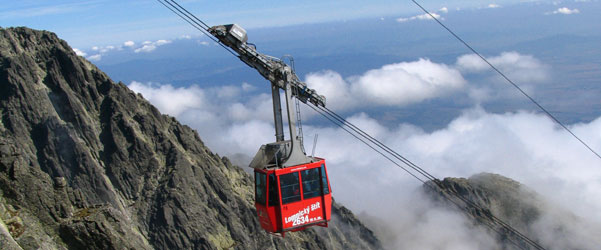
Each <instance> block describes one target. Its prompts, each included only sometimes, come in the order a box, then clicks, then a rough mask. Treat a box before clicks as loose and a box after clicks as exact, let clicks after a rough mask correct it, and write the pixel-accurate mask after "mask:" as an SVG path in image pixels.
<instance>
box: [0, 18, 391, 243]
mask: <svg viewBox="0 0 601 250" xmlns="http://www.w3.org/2000/svg"><path fill="white" fill-rule="evenodd" d="M0 114H1V119H0V156H1V159H0V244H1V246H2V249H36V248H41V249H66V248H68V249H228V248H233V249H299V248H308V249H336V248H338V249H353V248H355V249H374V248H380V242H379V241H378V239H376V238H375V237H374V235H373V233H372V232H371V231H370V230H369V229H367V228H365V227H364V226H363V225H362V224H361V222H359V221H358V220H357V219H356V218H355V217H354V216H353V215H352V213H351V212H350V211H348V210H347V209H345V208H344V207H342V206H339V205H337V204H336V205H335V207H334V209H333V213H334V216H333V221H332V223H331V225H332V226H331V227H330V228H328V229H318V230H315V229H309V230H305V231H303V232H298V233H290V234H288V235H286V238H281V237H277V236H272V235H268V234H266V233H265V232H264V231H263V230H262V229H261V228H260V225H259V223H258V221H257V219H256V215H255V210H254V206H253V191H252V190H253V183H252V180H251V178H250V177H249V175H248V174H246V173H245V172H244V171H242V170H241V169H240V168H239V167H236V166H233V165H232V164H231V163H230V161H229V160H228V159H227V158H224V157H220V156H219V155H217V154H214V153H212V152H211V151H210V150H209V149H208V148H207V147H206V146H205V145H204V144H203V143H202V141H201V139H200V138H199V136H198V134H197V133H196V132H195V131H194V130H192V129H191V128H189V127H187V126H185V125H181V124H180V123H178V122H177V121H176V120H175V119H174V118H172V117H169V116H166V115H162V114H161V113H160V112H159V111H158V110H157V109H156V108H155V107H153V106H152V105H151V104H150V103H148V102H147V101H146V100H144V98H143V97H142V96H141V95H136V94H135V93H133V92H132V91H130V90H129V89H128V88H127V87H126V86H125V85H123V84H122V83H114V82H112V81H111V80H110V79H109V78H108V77H107V76H106V75H105V74H104V73H103V72H101V71H100V70H99V69H98V68H96V67H95V66H94V65H92V64H91V63H89V62H88V61H86V60H85V59H83V58H81V57H78V56H77V55H75V53H74V52H73V51H72V49H71V48H70V47H69V45H68V44H67V43H66V42H65V41H62V40H60V39H59V38H57V37H56V35H55V34H53V33H51V32H46V31H34V30H30V29H27V28H9V29H1V28H0Z"/></svg>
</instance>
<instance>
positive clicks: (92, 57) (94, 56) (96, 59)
mask: <svg viewBox="0 0 601 250" xmlns="http://www.w3.org/2000/svg"><path fill="white" fill-rule="evenodd" d="M100 59H102V55H100V54H96V55H92V56H89V57H88V60H90V61H100Z"/></svg>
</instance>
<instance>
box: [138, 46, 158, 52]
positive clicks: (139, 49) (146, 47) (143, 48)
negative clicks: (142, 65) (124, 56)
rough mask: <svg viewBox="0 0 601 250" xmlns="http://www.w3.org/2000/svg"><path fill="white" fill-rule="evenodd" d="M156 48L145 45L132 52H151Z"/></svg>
mask: <svg viewBox="0 0 601 250" xmlns="http://www.w3.org/2000/svg"><path fill="white" fill-rule="evenodd" d="M156 48H157V46H155V45H152V44H146V45H144V46H142V47H140V48H137V49H135V50H134V52H136V53H140V52H151V51H153V50H155V49H156Z"/></svg>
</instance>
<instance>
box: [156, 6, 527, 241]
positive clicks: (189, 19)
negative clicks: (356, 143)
mask: <svg viewBox="0 0 601 250" xmlns="http://www.w3.org/2000/svg"><path fill="white" fill-rule="evenodd" d="M157 1H158V2H159V3H161V4H162V5H163V6H165V7H166V8H168V9H169V10H171V11H172V12H173V13H175V14H176V15H178V16H179V17H180V18H182V19H183V20H184V21H186V22H188V24H190V25H192V26H193V27H194V28H196V29H198V30H199V31H201V32H202V33H203V34H205V35H206V36H207V37H209V38H210V39H211V40H213V41H214V42H216V43H218V44H219V45H220V46H221V47H223V48H224V49H225V50H227V51H228V52H230V53H231V54H232V55H234V56H236V57H238V55H237V54H235V53H234V52H233V51H231V50H230V49H229V48H227V47H226V46H224V45H223V44H222V43H220V42H219V41H218V40H215V39H214V37H213V36H212V35H211V34H210V33H208V32H207V29H208V27H209V26H208V25H206V23H204V22H203V21H202V20H200V19H199V18H197V17H196V16H194V15H193V14H192V13H190V12H189V11H187V10H186V9H185V8H183V7H182V6H181V5H179V4H177V2H175V1H174V0H171V2H173V3H174V4H175V5H177V6H178V7H176V6H174V5H173V4H171V3H169V2H168V1H167V0H165V2H162V1H160V0H157ZM165 3H167V4H169V5H170V6H171V7H169V6H167V5H166V4H165ZM174 9H175V10H174ZM184 12H185V13H184ZM186 13H187V14H186ZM182 15H183V16H182ZM184 16H185V17H184ZM191 16H192V17H194V18H192V17H191ZM199 22H200V23H199ZM201 24H202V25H201ZM203 25H204V26H205V27H203ZM309 106H310V107H311V108H313V109H314V110H315V111H316V112H318V113H320V114H321V115H323V116H324V117H326V119H328V120H330V121H331V122H333V123H334V124H336V125H338V126H339V127H340V128H342V129H343V130H345V131H346V132H348V133H349V134H351V135H352V136H353V137H355V138H356V139H358V140H360V141H361V142H363V143H364V144H365V145H367V146H368V147H370V148H371V149H372V150H374V151H376V152H377V153H379V154H380V155H382V156H383V157H385V158H386V159H388V160H389V161H391V162H392V163H393V164H395V165H396V166H398V167H400V168H401V169H403V170H404V171H405V172H407V173H408V174H410V175H411V176H413V177H414V178H416V179H417V180H419V181H420V182H422V183H424V184H425V185H426V186H427V187H429V188H431V189H434V187H432V184H431V182H426V181H424V180H422V179H421V178H419V177H417V176H416V175H415V174H413V173H411V171H409V170H408V169H406V168H404V167H403V166H401V165H399V164H398V163H397V162H395V161H394V160H392V159H391V158H390V157H388V156H386V155H385V154H384V153H382V152H381V151H379V150H377V149H376V148H374V147H373V146H372V145H370V144H369V143H367V142H366V141H364V140H362V139H361V138H359V137H358V136H357V135H355V134H353V133H352V132H350V131H349V130H348V129H346V128H344V126H345V125H346V126H347V127H349V128H351V129H353V131H355V132H356V133H358V134H359V136H362V137H363V138H365V139H367V140H369V141H370V142H371V143H373V144H375V145H376V146H377V147H379V148H380V149H382V150H384V151H386V152H387V153H389V154H391V155H393V157H394V158H396V159H397V160H399V161H401V162H403V163H404V164H406V165H407V166H409V167H411V168H413V169H414V170H415V171H417V172H419V173H420V174H421V175H423V176H424V177H426V178H427V179H429V180H430V181H432V182H433V183H434V184H436V185H438V186H439V187H441V189H440V190H441V191H442V192H446V190H444V189H442V186H440V183H439V182H438V180H437V179H436V178H435V177H434V176H432V175H430V174H429V173H428V172H426V171H425V170H423V169H421V168H420V167H419V166H417V165H416V164H414V163H413V162H411V161H409V160H407V159H406V158H405V157H403V156H401V155H400V154H398V153H396V152H395V151H393V150H391V149H390V148H388V147H387V146H386V145H384V144H382V143H381V142H379V141H378V140H376V139H374V138H373V137H371V136H370V135H369V134H367V133H365V132H364V131H363V130H360V129H359V128H357V127H356V126H354V125H353V124H351V123H349V122H348V121H346V120H344V119H343V118H342V117H340V116H338V115H337V114H336V113H334V112H333V111H331V110H329V109H325V110H321V112H320V111H318V110H317V109H315V108H314V107H313V106H311V105H309ZM318 108H319V106H318ZM322 112H323V113H322ZM326 113H331V114H330V116H332V118H334V119H336V120H338V122H335V121H334V120H332V118H329V117H328V116H327V115H326ZM434 190H436V189H434ZM451 191H452V193H453V194H454V196H455V197H457V198H459V199H460V200H462V201H463V202H465V203H466V204H468V205H470V206H472V207H476V208H480V209H483V208H481V207H479V206H478V205H477V204H474V203H472V202H471V201H469V200H466V199H465V198H463V197H461V196H460V195H459V194H457V193H456V192H455V191H454V190H451ZM443 197H445V198H446V199H447V200H449V201H450V202H451V203H453V204H455V205H456V206H458V207H459V208H462V209H463V210H466V211H467V212H468V214H470V213H469V211H468V210H467V208H464V207H462V206H460V205H459V204H457V203H456V202H455V201H453V200H451V199H450V198H448V197H446V196H443ZM472 216H473V215H472ZM493 218H494V219H496V220H495V221H496V222H497V223H499V224H502V225H503V227H504V228H506V229H507V230H509V231H511V232H513V233H514V234H516V235H518V237H519V236H523V237H525V236H524V235H522V234H521V233H519V232H518V231H517V230H515V229H513V228H511V226H509V225H507V224H506V223H504V222H503V221H501V220H500V219H498V218H496V217H494V216H493ZM486 224H487V226H488V227H489V228H491V229H492V230H493V231H496V232H498V233H500V232H499V231H498V230H496V229H495V228H494V227H493V226H491V225H489V224H488V223H486ZM520 238H522V237H520ZM526 239H527V237H526ZM522 240H525V239H523V238H522ZM510 241H511V242H512V243H514V244H516V243H515V242H513V241H512V240H510ZM525 241H526V240H525ZM516 245H517V244H516ZM517 246H519V245H517ZM520 248H521V247H520Z"/></svg>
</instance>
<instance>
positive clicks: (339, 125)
mask: <svg viewBox="0 0 601 250" xmlns="http://www.w3.org/2000/svg"><path fill="white" fill-rule="evenodd" d="M307 106H309V107H310V108H311V109H313V110H315V112H317V113H318V114H320V115H322V116H323V117H325V118H326V119H328V120H329V121H330V122H332V123H334V124H335V125H337V126H338V127H340V128H341V129H343V130H344V131H346V132H347V133H349V134H350V135H351V136H353V137H355V139H357V140H359V141H361V142H363V144H365V145H366V146H368V147H369V148H371V149H372V150H374V151H376V152H377V153H378V154H380V155H382V156H383V157H384V158H386V159H387V160H389V161H390V162H392V164H394V165H396V166H398V167H399V168H401V169H403V170H404V171H405V172H407V173H408V174H409V175H411V176H413V177H414V178H415V179H417V180H419V181H420V182H422V183H424V184H426V183H427V182H426V181H424V180H422V179H421V178H419V177H417V175H415V174H413V173H412V172H411V171H409V170H408V169H406V168H404V167H403V166H401V165H400V164H398V163H397V162H396V161H394V160H392V159H390V157H388V156H386V155H385V154H384V153H382V152H380V151H379V150H377V149H376V148H374V147H373V146H372V145H370V144H369V143H367V142H366V141H364V140H363V139H361V138H359V136H358V135H356V134H353V132H351V131H349V130H348V129H346V128H345V127H344V125H343V124H341V123H338V122H336V121H334V120H332V118H330V117H328V115H327V114H326V113H324V112H323V111H321V110H319V109H318V108H316V107H315V106H313V105H312V104H311V105H307ZM317 107H319V106H317Z"/></svg>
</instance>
